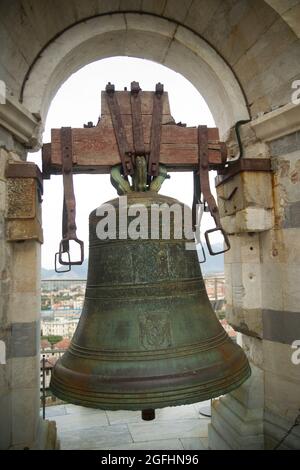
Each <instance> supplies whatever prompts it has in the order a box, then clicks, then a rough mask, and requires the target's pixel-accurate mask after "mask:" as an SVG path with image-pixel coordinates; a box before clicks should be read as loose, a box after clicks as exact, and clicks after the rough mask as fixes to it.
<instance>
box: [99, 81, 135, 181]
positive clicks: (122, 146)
mask: <svg viewBox="0 0 300 470" xmlns="http://www.w3.org/2000/svg"><path fill="white" fill-rule="evenodd" d="M105 90H106V100H107V105H108V108H109V111H110V115H111V119H112V124H113V128H114V132H115V136H116V140H117V144H118V149H119V154H120V158H121V162H122V166H123V172H124V175H125V176H128V175H132V174H133V172H134V168H133V162H132V153H133V152H132V150H130V148H129V144H128V141H127V137H126V132H125V128H124V125H123V121H122V117H121V112H120V107H119V103H118V100H117V97H116V95H115V86H114V85H113V84H112V83H110V82H109V83H108V84H107V85H106V88H105Z"/></svg>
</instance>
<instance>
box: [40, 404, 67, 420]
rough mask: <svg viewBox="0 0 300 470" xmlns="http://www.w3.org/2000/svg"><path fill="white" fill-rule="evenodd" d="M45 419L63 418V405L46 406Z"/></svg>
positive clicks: (64, 411) (64, 410)
mask: <svg viewBox="0 0 300 470" xmlns="http://www.w3.org/2000/svg"><path fill="white" fill-rule="evenodd" d="M45 411H46V419H47V418H54V417H55V416H64V415H66V414H67V410H66V407H65V405H58V406H46V410H45Z"/></svg>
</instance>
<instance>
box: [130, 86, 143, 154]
mask: <svg viewBox="0 0 300 470" xmlns="http://www.w3.org/2000/svg"><path fill="white" fill-rule="evenodd" d="M140 91H141V88H140V85H139V83H138V82H131V94H130V104H131V115H132V135H133V146H134V152H135V156H145V143H144V129H143V119H142V107H141V96H140Z"/></svg>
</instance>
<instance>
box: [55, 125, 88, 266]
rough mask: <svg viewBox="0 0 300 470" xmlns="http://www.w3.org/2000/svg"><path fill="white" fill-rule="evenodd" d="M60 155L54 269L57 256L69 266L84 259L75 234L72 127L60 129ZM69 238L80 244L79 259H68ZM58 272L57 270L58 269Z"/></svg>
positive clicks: (81, 247)
mask: <svg viewBox="0 0 300 470" xmlns="http://www.w3.org/2000/svg"><path fill="white" fill-rule="evenodd" d="M60 142H61V155H62V173H63V185H64V202H63V218H62V240H61V242H60V245H59V251H58V253H56V255H55V270H56V271H58V270H57V256H58V259H59V263H60V264H62V265H67V266H69V268H70V266H71V265H74V264H82V263H83V260H84V250H83V242H82V241H81V240H78V238H77V235H76V222H75V218H76V201H75V194H74V185H73V172H72V167H73V162H72V129H71V127H62V128H61V131H60ZM70 240H74V241H75V242H76V243H78V244H79V245H80V260H79V261H71V260H70ZM63 253H67V254H68V261H64V260H63V259H62V255H63ZM58 272H59V271H58Z"/></svg>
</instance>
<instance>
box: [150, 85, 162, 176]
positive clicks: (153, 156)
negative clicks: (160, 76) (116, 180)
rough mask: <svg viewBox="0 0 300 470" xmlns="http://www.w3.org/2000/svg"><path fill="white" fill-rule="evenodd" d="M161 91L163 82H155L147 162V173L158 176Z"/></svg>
mask: <svg viewBox="0 0 300 470" xmlns="http://www.w3.org/2000/svg"><path fill="white" fill-rule="evenodd" d="M163 93H164V86H163V84H162V83H157V85H156V87H155V93H154V94H153V111H152V123H151V142H150V155H149V162H148V174H149V175H150V176H158V173H159V155H160V141H161V123H162V112H163Z"/></svg>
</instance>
